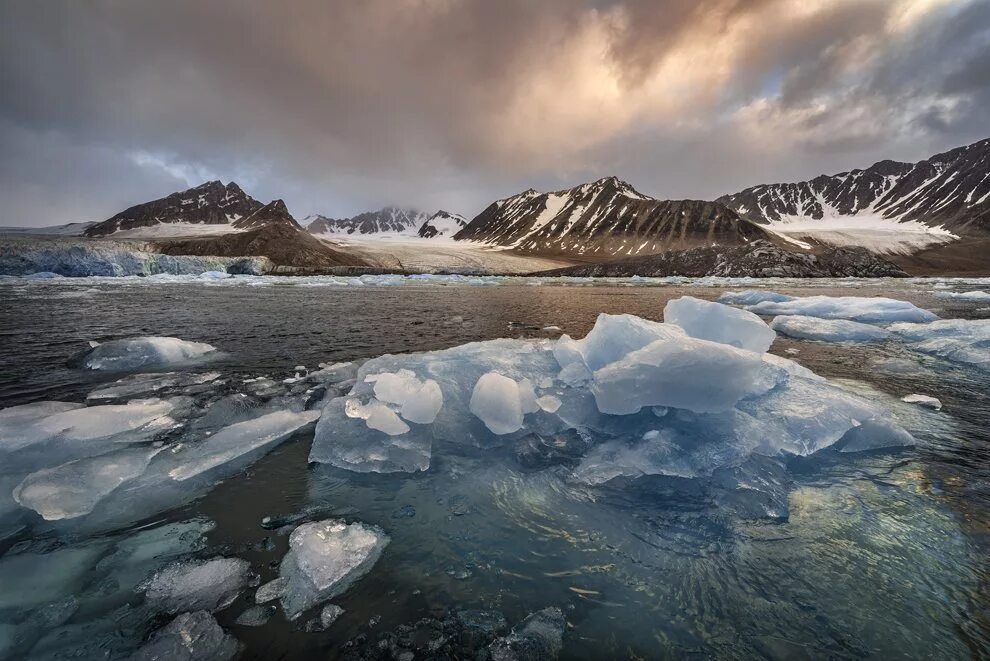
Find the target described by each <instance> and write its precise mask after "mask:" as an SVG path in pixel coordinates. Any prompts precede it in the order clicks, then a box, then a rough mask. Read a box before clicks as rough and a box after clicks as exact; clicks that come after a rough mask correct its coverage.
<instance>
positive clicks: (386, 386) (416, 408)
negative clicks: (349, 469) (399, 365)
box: [364, 370, 443, 435]
mask: <svg viewBox="0 0 990 661" xmlns="http://www.w3.org/2000/svg"><path fill="white" fill-rule="evenodd" d="M364 380H365V381H366V382H369V383H374V384H375V387H374V390H375V396H376V397H377V398H378V399H379V400H381V401H383V402H388V403H390V404H398V405H399V406H400V407H401V409H400V411H399V415H401V416H402V417H403V418H405V419H406V420H408V421H409V422H416V423H419V424H430V423H431V422H433V421H434V420H435V419H436V417H437V413H439V412H440V408H441V407H442V406H443V393H442V392H441V391H440V386H439V385H438V384H437V382H436V381H434V380H433V379H426V380H424V381H421V380H420V379H417V378H416V375H415V373H413V372H412V371H410V370H399V371H398V372H395V373H389V372H386V373H383V374H369V375H367V376H366V377H364ZM369 426H370V425H369ZM407 429H408V428H407ZM382 431H384V430H382ZM386 433H387V432H386ZM400 433H404V432H400ZM393 435H394V434H393Z"/></svg>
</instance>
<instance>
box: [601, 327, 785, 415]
mask: <svg viewBox="0 0 990 661" xmlns="http://www.w3.org/2000/svg"><path fill="white" fill-rule="evenodd" d="M763 366H764V363H763V361H762V359H761V354H758V353H755V352H752V351H745V350H742V349H736V348H735V347H731V346H729V345H727V344H719V343H717V342H709V341H707V340H697V339H694V338H689V337H687V336H684V335H681V336H679V337H678V336H676V335H675V336H673V338H672V339H669V340H658V341H656V342H653V343H652V344H649V345H647V346H646V347H644V348H642V349H640V350H638V351H634V352H632V353H630V354H628V355H627V356H625V358H623V359H622V360H620V361H618V362H615V363H612V364H611V365H608V366H607V367H605V368H602V369H599V370H598V371H596V372H595V373H594V381H593V383H592V386H591V392H592V394H594V396H595V403H596V404H597V405H598V410H599V411H601V412H602V413H609V414H613V415H626V414H630V413H636V412H637V411H639V410H640V408H642V407H644V406H670V407H674V408H681V409H689V410H691V411H695V412H709V411H725V410H727V409H730V408H732V407H733V406H734V405H735V404H736V402H738V401H739V400H740V399H742V398H743V397H746V396H748V395H756V394H759V393H760V392H764V391H765V390H766V386H765V384H764V383H763V380H762V379H761V376H762V369H761V368H763Z"/></svg>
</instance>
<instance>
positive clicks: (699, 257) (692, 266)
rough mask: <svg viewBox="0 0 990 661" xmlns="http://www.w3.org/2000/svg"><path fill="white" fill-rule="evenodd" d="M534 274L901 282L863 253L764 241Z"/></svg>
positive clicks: (893, 269)
mask: <svg viewBox="0 0 990 661" xmlns="http://www.w3.org/2000/svg"><path fill="white" fill-rule="evenodd" d="M535 275H542V276H574V277H630V276H634V275H638V276H644V277H667V276H686V277H702V276H723V277H736V278H739V277H753V278H768V277H795V278H829V277H860V278H877V277H905V276H907V275H908V274H907V273H905V272H904V271H903V270H901V268H900V267H898V266H896V265H895V264H893V263H891V262H889V261H887V260H885V259H882V258H880V257H878V256H876V255H874V254H872V253H870V252H869V251H867V250H866V249H864V248H832V249H828V250H824V251H822V252H821V253H819V254H811V253H804V252H796V251H792V250H787V249H784V248H781V247H779V246H777V245H774V244H772V243H770V242H768V241H754V242H752V243H749V244H746V245H742V246H705V247H699V248H692V249H689V250H671V251H668V252H664V253H661V254H658V255H644V256H640V257H627V258H625V259H620V260H615V261H611V262H603V263H600V264H587V265H583V266H572V267H569V268H563V269H554V270H552V271H543V272H541V273H538V274H535Z"/></svg>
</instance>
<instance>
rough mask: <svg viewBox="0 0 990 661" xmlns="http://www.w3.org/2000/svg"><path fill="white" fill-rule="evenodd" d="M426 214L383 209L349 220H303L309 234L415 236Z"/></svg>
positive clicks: (316, 217)
mask: <svg viewBox="0 0 990 661" xmlns="http://www.w3.org/2000/svg"><path fill="white" fill-rule="evenodd" d="M427 218H428V216H427V214H425V213H423V212H422V211H417V210H416V209H403V208H400V207H391V206H390V207H385V208H384V209H379V210H378V211H366V212H364V213H361V214H358V215H356V216H352V217H351V218H328V217H327V216H321V215H314V216H307V217H306V218H304V219H303V222H304V223H306V229H307V230H309V232H310V234H405V235H408V236H416V232H417V231H418V230H419V228H420V226H421V225H422V224H423V223H424V222H425V221H426V220H427Z"/></svg>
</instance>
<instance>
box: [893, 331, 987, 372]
mask: <svg viewBox="0 0 990 661" xmlns="http://www.w3.org/2000/svg"><path fill="white" fill-rule="evenodd" d="M889 330H890V332H892V333H894V334H895V335H896V336H897V337H899V338H900V339H902V340H903V341H905V342H907V343H908V345H909V346H910V347H911V348H912V349H914V350H915V351H920V352H922V353H926V354H929V355H932V356H935V357H937V358H941V359H943V360H950V361H953V362H957V363H965V364H968V365H971V366H973V367H976V368H979V369H982V370H990V319H942V320H939V321H933V322H932V323H928V324H912V323H901V324H894V325H892V326H890V329H889Z"/></svg>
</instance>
